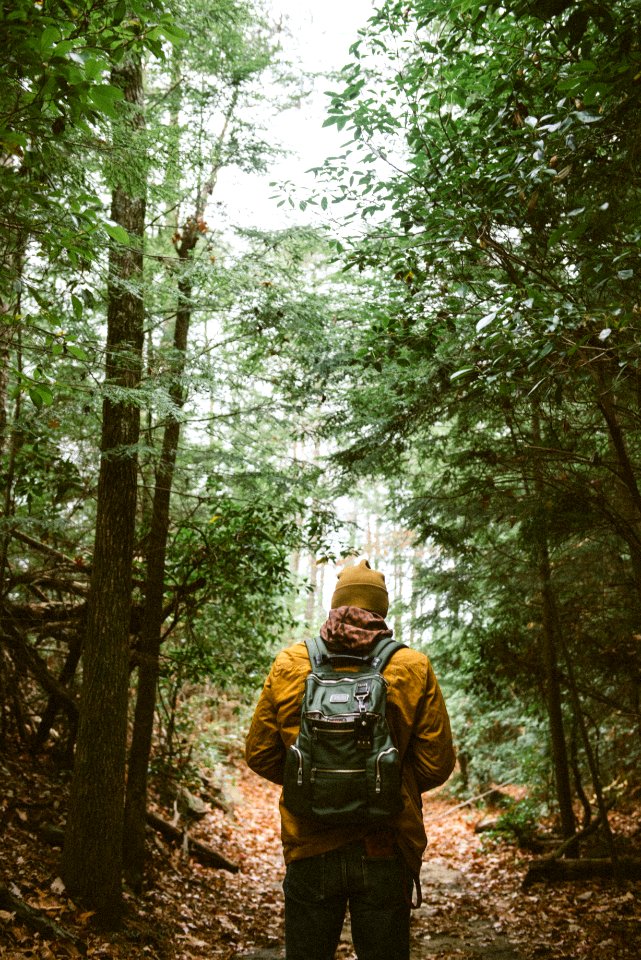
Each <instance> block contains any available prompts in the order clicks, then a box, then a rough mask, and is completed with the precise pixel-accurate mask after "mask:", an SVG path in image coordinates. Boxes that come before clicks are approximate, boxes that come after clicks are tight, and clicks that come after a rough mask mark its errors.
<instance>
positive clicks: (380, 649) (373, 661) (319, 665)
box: [305, 637, 405, 674]
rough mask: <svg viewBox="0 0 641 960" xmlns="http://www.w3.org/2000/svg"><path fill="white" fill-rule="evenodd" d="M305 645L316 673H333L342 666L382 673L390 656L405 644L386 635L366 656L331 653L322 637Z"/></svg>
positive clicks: (315, 638)
mask: <svg viewBox="0 0 641 960" xmlns="http://www.w3.org/2000/svg"><path fill="white" fill-rule="evenodd" d="M305 646H306V647H307V653H308V655H309V659H310V661H311V664H312V670H313V671H314V673H319V674H332V673H334V672H335V671H336V669H339V670H340V668H341V666H352V667H359V668H360V669H361V670H375V671H376V672H377V673H381V672H382V671H383V670H384V669H385V667H386V666H387V664H388V662H389V660H390V658H391V657H392V656H393V655H394V654H395V653H396V651H397V650H400V649H401V647H404V646H405V644H404V643H399V642H398V641H397V640H393V639H392V638H391V637H384V638H383V639H382V640H379V642H378V643H377V644H376V646H375V647H374V648H373V650H371V651H370V653H368V654H366V655H365V656H359V655H358V654H354V653H330V652H329V651H328V649H327V647H326V645H325V643H324V642H323V640H322V639H321V638H320V637H314V638H313V639H311V638H310V639H308V640H305Z"/></svg>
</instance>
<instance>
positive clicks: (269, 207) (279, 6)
mask: <svg viewBox="0 0 641 960" xmlns="http://www.w3.org/2000/svg"><path fill="white" fill-rule="evenodd" d="M266 6H267V7H268V9H269V10H270V12H271V15H272V18H273V19H274V20H275V21H276V22H278V20H279V19H280V17H281V16H282V18H283V25H284V28H285V29H284V30H283V34H282V46H283V57H284V59H286V60H289V61H291V62H292V63H294V64H296V63H299V64H301V65H302V66H303V69H305V70H306V71H309V72H321V71H323V72H326V71H332V70H339V69H340V68H341V67H342V66H344V65H345V64H346V63H347V62H348V61H349V60H350V59H351V58H350V56H349V52H348V51H349V47H350V46H351V45H352V43H354V41H355V40H356V39H357V32H358V29H359V27H361V26H363V25H364V24H365V23H366V22H367V19H368V18H369V17H370V16H371V14H372V11H373V7H374V0H267V3H266ZM331 86H332V84H331V82H330V81H328V80H327V79H323V78H319V79H318V80H317V81H316V84H315V90H314V93H313V94H312V96H310V97H309V98H306V100H305V101H304V102H303V103H302V104H301V106H300V107H297V108H293V109H290V110H285V111H283V112H281V113H280V114H278V115H277V116H276V117H275V119H274V121H273V122H272V124H271V127H270V131H271V133H272V134H273V137H274V141H275V142H277V143H280V144H282V146H283V147H284V148H285V149H287V150H288V151H289V152H290V155H289V156H288V157H287V158H286V159H283V160H281V161H278V162H277V163H275V164H274V166H273V167H272V169H271V170H270V171H269V173H268V174H267V175H266V176H264V177H259V176H257V175H256V174H251V175H243V174H239V173H233V174H232V172H231V171H227V172H224V173H223V174H221V178H220V195H222V196H223V197H224V198H225V207H226V209H227V212H228V215H229V217H230V219H231V221H232V222H235V223H236V224H238V225H240V226H248V227H249V226H252V227H257V228H259V229H275V228H279V227H283V226H285V225H286V224H287V223H288V222H289V223H302V222H309V215H302V214H300V212H298V211H297V212H296V213H291V212H290V209H291V208H289V207H288V208H287V209H285V208H278V207H277V206H276V202H275V201H274V200H270V196H271V195H272V194H273V193H274V189H273V188H272V187H270V186H269V183H270V181H279V182H281V181H284V180H288V181H293V182H296V183H301V184H302V183H305V182H307V183H308V184H310V183H311V182H312V180H313V178H312V177H311V176H307V177H306V176H305V171H306V170H308V169H309V168H310V167H312V166H318V165H320V164H321V163H322V162H323V160H324V159H325V157H326V156H329V155H331V154H333V153H336V152H337V151H338V149H339V147H340V144H341V143H342V142H343V139H344V137H343V136H342V135H341V134H339V133H338V132H337V131H336V128H335V127H323V125H322V124H323V121H324V120H325V118H326V109H327V106H328V103H329V101H328V98H327V97H325V96H323V92H324V91H325V90H327V89H329V88H331Z"/></svg>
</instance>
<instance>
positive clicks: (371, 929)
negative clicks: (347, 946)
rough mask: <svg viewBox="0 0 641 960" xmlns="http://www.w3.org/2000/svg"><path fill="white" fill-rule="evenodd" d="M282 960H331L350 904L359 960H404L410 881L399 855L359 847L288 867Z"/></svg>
mask: <svg viewBox="0 0 641 960" xmlns="http://www.w3.org/2000/svg"><path fill="white" fill-rule="evenodd" d="M283 887H284V890H285V951H286V952H285V956H286V960H333V957H334V953H335V951H336V947H337V946H338V941H339V940H340V935H341V929H342V926H343V919H344V917H345V910H346V907H347V904H348V903H349V912H350V917H351V923H352V939H353V941H354V949H355V950H356V955H357V957H358V960H409V955H410V950H409V922H410V898H411V892H412V887H411V877H410V874H409V871H408V869H407V867H406V865H405V862H404V860H403V858H402V856H401V855H400V854H397V853H395V854H393V855H392V856H389V855H388V856H367V852H366V849H365V844H364V842H362V841H359V842H357V843H351V844H349V845H348V846H346V847H341V848H340V849H339V850H331V851H330V852H329V853H322V854H319V855H318V856H316V857H306V858H305V859H304V860H294V861H293V862H292V863H290V864H288V866H287V872H286V874H285V882H284V884H283Z"/></svg>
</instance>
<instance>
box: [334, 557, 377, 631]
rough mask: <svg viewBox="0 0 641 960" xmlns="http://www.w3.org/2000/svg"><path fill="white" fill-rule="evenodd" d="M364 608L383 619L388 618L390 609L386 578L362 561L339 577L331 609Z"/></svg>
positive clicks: (348, 568)
mask: <svg viewBox="0 0 641 960" xmlns="http://www.w3.org/2000/svg"><path fill="white" fill-rule="evenodd" d="M336 607H362V608H363V610H371V611H372V613H378V614H380V615H381V617H384V616H386V614H387V610H388V607H389V598H388V596H387V587H386V586H385V577H384V575H383V574H382V573H379V572H378V571H377V570H372V568H371V567H370V565H369V562H368V561H367V560H361V562H360V563H359V564H357V565H356V566H353V567H345V569H344V570H343V571H342V572H341V573H339V575H338V583H337V585H336V589H335V590H334V595H333V597H332V603H331V608H332V610H335V609H336Z"/></svg>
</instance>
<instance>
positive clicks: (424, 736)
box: [410, 660, 456, 793]
mask: <svg viewBox="0 0 641 960" xmlns="http://www.w3.org/2000/svg"><path fill="white" fill-rule="evenodd" d="M410 752H411V763H412V766H413V768H414V773H415V776H416V782H417V785H418V788H419V790H420V792H421V793H424V791H425V790H431V789H432V788H434V787H438V786H440V784H442V783H445V781H446V780H447V778H448V777H449V775H450V774H451V772H452V770H453V769H454V764H455V762H456V754H455V753H454V746H453V744H452V731H451V729H450V718H449V716H448V713H447V708H446V706H445V701H444V700H443V694H442V693H441V690H440V687H439V685H438V681H437V679H436V677H435V675H434V671H433V669H432V665H431V664H430V662H429V660H428V662H427V673H426V677H425V689H424V693H423V696H422V698H421V701H420V703H419V707H418V710H417V715H416V721H415V725H414V731H413V734H412V741H411V744H410Z"/></svg>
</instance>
